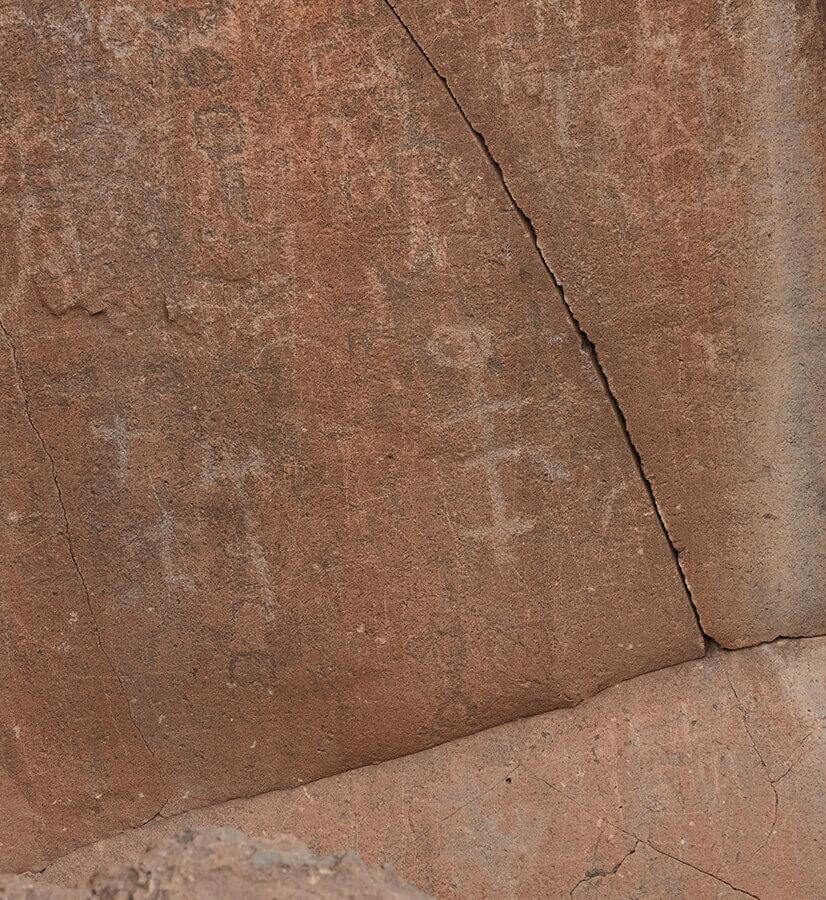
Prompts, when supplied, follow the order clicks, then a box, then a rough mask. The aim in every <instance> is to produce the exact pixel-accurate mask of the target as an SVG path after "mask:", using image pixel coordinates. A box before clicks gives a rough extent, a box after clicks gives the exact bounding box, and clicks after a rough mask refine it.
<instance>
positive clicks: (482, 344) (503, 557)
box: [428, 325, 537, 565]
mask: <svg viewBox="0 0 826 900" xmlns="http://www.w3.org/2000/svg"><path fill="white" fill-rule="evenodd" d="M428 350H429V352H430V354H431V356H432V357H433V358H434V359H435V361H436V363H437V364H438V365H440V366H445V367H447V368H451V369H456V370H458V371H460V372H462V373H463V375H464V376H465V379H466V382H467V386H468V393H469V398H468V404H467V407H466V408H465V409H463V410H461V411H460V412H458V413H456V414H454V415H452V416H449V417H448V418H447V419H445V420H444V421H443V422H442V423H441V424H442V427H451V426H454V425H456V424H457V423H460V422H465V421H471V422H475V423H476V425H477V426H478V428H479V431H480V434H481V444H482V447H483V448H484V450H483V452H482V453H480V454H479V455H477V456H475V457H473V458H472V459H470V460H468V462H467V463H466V464H465V465H466V466H467V467H469V468H479V469H481V470H482V472H483V473H484V476H485V480H486V482H487V487H488V495H489V498H490V505H491V521H490V524H489V525H485V526H481V527H478V528H467V527H461V528H459V533H460V535H462V536H463V537H467V538H470V539H471V540H475V541H480V542H489V543H490V544H491V546H492V548H493V553H494V558H495V559H496V561H497V563H499V564H500V565H501V564H506V563H510V562H513V551H512V549H511V542H512V540H513V538H515V537H518V536H519V535H522V534H526V533H528V532H529V531H531V530H532V529H533V528H534V527H535V525H536V519H535V518H528V517H524V516H519V515H511V514H510V512H509V510H508V504H507V500H506V499H505V492H504V488H503V484H502V475H501V471H500V467H501V465H502V463H504V462H509V461H512V460H516V459H519V458H520V457H521V456H522V455H523V454H526V453H530V454H534V453H536V452H537V451H535V450H531V449H529V448H526V447H523V446H508V447H497V446H496V435H495V430H494V416H496V415H497V414H501V413H503V412H508V411H511V410H514V409H520V408H522V407H524V406H526V405H527V404H528V403H530V401H529V400H491V399H490V398H489V397H488V393H487V390H486V389H485V373H486V372H487V370H488V362H489V360H490V359H491V333H490V331H489V330H488V329H487V328H484V327H480V326H478V325H470V326H465V325H442V326H441V327H439V328H438V329H437V330H436V331H435V332H434V334H433V336H432V337H431V339H430V341H429V342H428Z"/></svg>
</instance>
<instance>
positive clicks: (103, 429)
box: [92, 415, 146, 481]
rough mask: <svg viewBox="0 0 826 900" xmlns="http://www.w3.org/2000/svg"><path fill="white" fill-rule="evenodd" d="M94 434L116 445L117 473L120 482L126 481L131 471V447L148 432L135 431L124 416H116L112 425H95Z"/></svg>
mask: <svg viewBox="0 0 826 900" xmlns="http://www.w3.org/2000/svg"><path fill="white" fill-rule="evenodd" d="M92 433H93V434H94V435H95V436H96V437H99V438H100V439H101V440H104V441H108V442H110V443H112V444H113V445H114V448H115V463H116V469H115V471H116V474H117V478H118V481H124V480H125V479H126V475H127V473H128V471H129V445H130V444H131V442H132V440H133V439H134V438H140V437H142V436H143V435H145V434H146V432H145V431H142V430H140V429H136V430H134V431H133V430H132V429H130V428H129V426H128V425H127V424H126V422H125V421H124V419H123V416H121V415H116V416H115V419H114V422H113V423H112V424H111V425H94V426H93V427H92Z"/></svg>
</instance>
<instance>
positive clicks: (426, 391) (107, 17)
mask: <svg viewBox="0 0 826 900" xmlns="http://www.w3.org/2000/svg"><path fill="white" fill-rule="evenodd" d="M822 24H823V8H822V5H820V4H811V3H807V2H803V0H801V2H798V3H795V4H792V3H791V2H788V3H787V2H780V3H770V2H769V0H750V2H739V3H735V2H733V0H732V2H717V0H715V2H711V0H703V2H699V3H696V2H678V3H673V2H672V3H664V2H656V3H655V2H654V0H646V2H639V3H635V4H629V3H603V2H601V3H595V2H586V0H581V2H580V0H576V2H574V0H571V2H568V0H566V2H560V3H528V2H526V0H517V2H513V3H508V4H502V3H498V2H494V0H474V2H466V0H461V2H459V0H423V2H421V3H416V4H413V3H405V2H401V0H399V2H398V3H396V4H395V8H394V6H391V5H390V4H389V3H388V2H384V0H366V2H365V0H328V2H324V3H307V2H304V0H282V2H279V3H264V2H261V0H133V2H131V3H112V2H109V0H58V2H46V0H12V2H9V3H4V4H2V8H0V73H2V75H3V78H2V79H0V101H2V102H0V126H1V127H2V134H3V139H2V141H0V231H1V232H2V234H1V236H0V248H1V253H0V331H2V334H0V376H1V377H2V385H3V389H2V391H0V547H2V551H3V552H2V556H1V557H0V559H1V560H2V561H0V611H2V616H3V623H4V627H3V632H2V639H1V641H0V812H2V814H1V815H0V866H2V867H3V868H8V869H14V870H20V869H24V868H27V867H31V866H39V865H42V864H44V863H45V862H47V861H48V860H50V859H53V858H55V857H56V856H59V855H61V854H63V853H65V852H67V851H68V850H70V849H71V848H72V847H75V846H78V845H79V844H84V843H87V842H89V841H91V840H94V839H95V838H96V837H99V836H101V835H105V834H111V833H114V832H116V831H118V830H120V829H123V828H128V827H132V826H135V825H138V824H139V823H141V822H145V821H147V820H149V819H151V818H153V817H154V816H155V815H156V814H158V813H159V812H163V813H164V814H165V815H166V814H172V813H175V812H180V811H183V810H187V809H190V808H194V807H198V806H203V805H206V804H210V803H215V802H217V801H221V800H224V799H229V798H233V797H240V796H249V795H253V794H257V793H260V792H262V791H267V790H270V789H272V788H275V787H286V786H298V785H301V784H303V783H307V782H311V781H313V780H314V779H318V778H321V777H323V776H327V775H330V774H332V773H337V772H341V771H344V770H347V769H351V768H353V767H357V766H363V765H365V764H367V763H371V762H377V761H381V760H387V759H390V758H392V757H396V756H399V755H402V754H406V753H410V752H412V751H416V750H420V749H422V748H426V747H429V746H432V745H435V744H438V743H440V742H443V741H446V740H449V739H452V738H456V737H458V736H461V735H466V734H469V733H472V732H474V731H477V730H479V729H483V728H486V727H488V726H492V725H496V724H497V723H502V722H505V721H508V720H511V719H514V718H516V717H520V716H526V715H530V714H534V713H537V712H540V711H544V710H548V709H551V708H555V707H566V706H571V705H574V704H576V703H577V702H578V701H580V700H581V699H582V698H583V697H587V696H590V695H593V694H595V693H596V692H598V691H600V690H601V689H603V688H605V687H606V686H608V685H612V684H615V683H617V682H620V681H622V680H624V679H628V678H630V677H632V676H636V675H639V674H640V673H644V672H648V671H650V670H654V669H660V668H663V667H666V666H670V665H672V664H676V663H680V662H683V661H685V660H690V659H694V658H697V657H699V656H700V655H701V654H702V652H703V639H702V634H701V632H700V629H699V627H698V624H697V621H696V618H695V613H694V610H693V608H692V605H691V601H690V598H689V595H688V593H687V590H686V584H685V582H684V580H683V574H682V571H681V569H680V568H679V566H678V565H677V563H678V560H677V558H676V557H675V553H674V547H675V546H676V548H678V549H679V551H680V554H681V557H680V560H679V562H681V564H682V569H683V570H684V572H685V573H686V576H687V578H688V583H689V586H690V588H691V589H692V591H693V594H694V600H695V602H696V604H697V606H698V607H699V611H700V615H701V617H702V620H703V623H704V626H705V629H706V631H708V632H709V633H710V634H712V635H713V636H714V637H716V638H717V639H718V640H720V641H721V642H722V643H724V644H726V645H728V646H739V645H742V644H747V643H752V642H755V641H759V640H764V639H768V638H772V637H774V636H775V635H777V634H787V635H800V634H814V633H817V632H819V631H824V630H826V605H825V604H824V599H823V598H824V576H823V542H822V540H821V537H822V534H823V533H824V530H823V527H822V525H823V519H822V514H823V509H824V507H823V502H822V501H823V481H822V478H823V471H824V469H823V465H822V462H823V460H822V453H823V448H824V446H826V441H824V440H823V437H824V435H823V422H824V419H823V416H822V411H823V402H822V401H823V386H824V374H823V373H824V368H823V366H824V358H823V354H822V352H820V343H819V341H820V342H822V338H821V337H820V336H819V335H820V332H819V331H818V329H820V328H822V304H823V297H824V283H823V276H824V269H823V259H824V254H823V252H822V251H823V225H822V218H820V215H821V213H822V211H823V201H824V191H823V187H824V185H823V172H822V166H823V154H822V141H821V138H822V127H823V81H822V78H821V77H819V75H822V68H821V69H820V70H819V69H818V67H819V66H821V67H822V64H823V62H824V53H823V29H822V27H821V26H822ZM434 66H435V69H434ZM439 73H441V74H442V75H443V76H444V78H445V79H446V81H445V80H443V79H442V78H441V77H439ZM474 129H477V131H475V130H474ZM526 214H527V216H528V217H529V218H526V217H525V216H526ZM552 270H553V271H554V272H556V273H557V275H558V276H559V278H560V279H561V281H562V282H563V283H564V284H565V287H566V293H565V295H563V294H562V293H561V291H560V290H559V289H558V287H557V285H556V283H555V279H554V275H553V274H552ZM577 320H579V321H580V322H581V323H582V328H580V326H579V325H578V322H577ZM583 329H584V331H583ZM585 332H587V335H589V336H590V338H591V339H592V340H593V344H591V343H590V342H589V340H588V337H587V335H586V334H585ZM617 401H618V402H617ZM631 438H633V442H632V440H631ZM638 451H639V452H638ZM652 488H653V492H652ZM661 515H662V519H661V517H660V516H661ZM663 521H664V522H665V524H667V525H668V527H669V528H670V529H671V533H672V535H673V539H671V540H670V539H669V535H668V534H667V532H666V530H665V528H664V525H663ZM698 702H699V701H698ZM635 839H636V838H635ZM626 849H629V850H630V849H632V848H630V847H627V848H626ZM648 852H649V851H647V850H645V851H643V850H638V852H636V853H634V854H633V859H632V858H629V862H628V866H629V867H634V869H633V870H634V871H638V870H639V871H643V872H644V871H646V868H645V867H646V866H647V865H648V861H649V856H648ZM749 852H751V851H749ZM755 854H756V857H758V858H760V857H762V853H756V851H755ZM672 855H673V854H672ZM615 862H616V860H614V861H613V862H612V863H611V865H613V864H614V863H615ZM726 864H728V863H726ZM627 871H630V869H628V870H627ZM681 871H682V870H681ZM714 871H715V873H717V871H718V870H717V869H715V870H714ZM720 871H722V870H720ZM640 877H642V876H640ZM692 877H693V876H692ZM589 889H590V888H589Z"/></svg>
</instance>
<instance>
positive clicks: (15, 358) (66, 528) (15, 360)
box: [0, 320, 155, 759]
mask: <svg viewBox="0 0 826 900" xmlns="http://www.w3.org/2000/svg"><path fill="white" fill-rule="evenodd" d="M0 331H2V332H3V336H4V337H5V339H6V342H7V343H8V345H9V351H10V353H11V358H12V364H13V365H14V371H15V374H16V376H17V386H18V389H19V391H20V397H21V399H22V401H23V412H24V413H25V416H26V420H27V422H28V424H29V427H30V428H31V430H32V433H33V434H34V436H35V437H36V438H37V442H38V443H39V444H40V447H41V449H42V450H43V453H44V454H45V456H46V459H47V461H48V464H49V472H50V474H51V478H52V482H53V484H54V488H55V495H56V497H57V503H58V506H59V507H60V517H61V519H62V520H63V529H62V530H63V534H64V536H65V538H66V548H67V550H68V553H69V559H70V560H71V562H72V567H73V568H74V570H75V573H76V574H77V577H78V581H79V582H80V585H81V588H82V590H83V596H84V599H85V602H86V608H87V609H88V612H89V617H90V619H91V621H92V628H93V630H94V633H95V639H96V641H97V644H98V647H99V648H100V652H101V653H102V654H103V657H104V659H105V660H106V662H107V664H108V666H109V668H110V669H111V671H112V674H113V675H114V676H115V679H116V680H117V682H118V686H119V687H120V691H121V694H122V695H123V699H124V701H125V702H126V710H127V713H128V715H129V719H130V721H131V722H132V724H133V726H134V727H135V730H136V731H137V732H138V734H139V735H140V739H141V741H142V742H143V745H144V746H145V747H146V750H147V752H148V753H149V754H150V756H151V757H152V758H153V759H154V758H155V754H154V752H153V751H152V748H151V747H150V746H149V743H148V742H147V740H146V737H145V736H144V734H143V732H142V731H141V729H140V727H139V726H138V723H137V721H136V719H135V716H134V714H133V713H132V704H131V703H130V702H129V696H128V694H127V692H126V686H125V685H124V683H123V679H122V678H121V675H120V672H119V671H118V669H117V667H116V666H115V664H114V661H113V659H112V657H111V656H110V654H109V653H108V652H107V650H106V647H105V646H104V643H103V638H102V635H101V633H100V626H99V625H98V621H97V617H96V616H95V611H94V607H93V606H92V598H91V595H90V593H89V586H88V584H87V583H86V579H85V577H84V575H83V572H82V571H81V568H80V566H79V565H78V561H77V555H76V553H75V546H74V541H73V539H72V530H71V527H70V525H69V516H68V513H67V512H66V504H65V502H64V500H63V492H62V491H61V489H60V481H59V480H58V477H57V466H56V465H55V461H54V456H53V455H52V452H51V451H50V450H49V447H48V445H47V444H46V441H45V439H44V438H43V435H42V433H41V432H40V429H39V428H38V427H37V425H35V423H34V419H33V417H32V412H31V406H30V404H29V395H28V392H27V391H26V385H25V382H24V380H23V372H22V368H21V365H20V357H19V354H18V352H17V347H16V346H15V344H14V341H13V340H12V337H11V333H10V332H9V329H8V328H7V327H6V325H5V324H4V323H3V321H2V320H0Z"/></svg>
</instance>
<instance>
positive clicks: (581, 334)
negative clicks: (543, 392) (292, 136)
mask: <svg viewBox="0 0 826 900" xmlns="http://www.w3.org/2000/svg"><path fill="white" fill-rule="evenodd" d="M384 4H385V6H387V8H388V9H389V10H390V12H391V14H392V15H393V17H394V18H395V20H396V21H397V22H398V24H399V25H400V26H401V28H402V29H403V30H404V31H405V33H406V34H407V36H408V38H409V39H410V41H411V42H412V44H413V45H414V46H415V47H416V49H417V50H418V51H419V53H420V54H421V55H422V57H423V59H424V60H425V62H426V63H427V64H428V66H429V67H430V69H431V71H432V72H433V74H434V75H435V76H436V78H438V80H439V81H440V82H441V83H442V86H443V88H444V90H445V91H446V92H447V94H448V96H449V97H450V100H451V102H452V104H453V106H454V107H455V108H456V111H457V112H458V114H459V115H460V116H461V118H462V121H463V122H464V123H465V125H466V126H467V128H468V130H469V131H470V133H471V134H472V135H473V138H474V140H475V141H476V143H477V144H478V145H479V148H480V150H481V151H482V153H483V154H484V156H485V158H486V159H487V161H488V163H489V164H490V166H491V167H492V168H493V170H494V171H495V172H496V175H497V177H498V179H499V182H500V184H501V185H502V189H503V190H504V192H505V194H506V196H507V198H508V201H509V203H510V205H511V206H512V207H513V210H514V212H515V213H516V214H517V216H518V217H519V219H520V221H521V222H522V225H523V226H524V228H525V230H526V231H527V233H528V236H529V238H530V240H531V242H532V243H533V246H534V249H535V250H536V253H537V255H538V256H539V260H540V262H541V263H542V268H543V269H544V270H545V272H546V274H547V275H548V278H549V279H550V281H551V283H552V284H553V286H554V288H555V290H556V293H557V295H558V297H559V299H560V301H561V302H562V305H563V306H564V308H565V311H566V314H567V317H568V320H569V322H570V324H571V327H572V328H573V329H574V331H575V332H576V334H577V336H578V338H579V341H580V344H581V346H582V349H583V350H584V351H585V353H586V354H587V355H588V356H589V357H590V359H591V363H592V364H593V368H594V371H595V373H596V375H597V377H598V379H599V381H600V383H601V385H602V388H603V391H604V393H605V395H606V397H607V399H608V402H609V404H610V406H611V409H612V410H613V413H614V416H615V418H616V420H617V423H618V425H619V427H620V429H621V431H622V433H623V436H624V437H625V441H626V444H627V445H628V449H629V451H630V452H631V456H632V457H633V460H634V465H635V467H636V470H637V474H638V475H639V477H640V480H641V481H642V484H643V486H644V488H645V491H646V494H647V495H648V499H649V502H650V504H651V508H652V510H653V511H654V515H655V516H656V519H657V522H658V524H659V527H660V530H661V532H662V535H663V538H664V539H665V541H666V543H667V544H668V547H669V549H670V551H671V555H672V557H673V559H674V566H675V568H676V571H677V574H678V576H679V579H680V582H681V584H682V587H683V590H684V591H685V596H686V599H687V600H688V602H689V604H690V606H691V609H692V611H693V613H694V618H695V621H696V623H697V628H698V629H699V631H700V633H701V634H702V635H703V638H704V639H705V640H707V639H708V635H706V633H705V631H704V629H703V626H702V622H701V620H700V613H699V610H698V608H697V604H696V603H695V602H694V598H693V596H692V594H691V588H690V587H689V585H688V580H687V579H686V575H685V572H684V570H683V567H682V563H681V561H680V551H679V550H678V549H677V546H676V545H675V544H674V541H673V540H672V537H671V533H670V531H669V530H668V527H667V526H666V524H665V519H664V518H663V514H662V511H661V509H660V505H659V503H658V502H657V497H656V494H655V493H654V487H653V485H652V483H651V480H650V479H649V477H648V475H647V474H646V472H645V468H644V466H643V462H642V456H641V455H640V452H639V450H638V449H637V446H636V444H635V443H634V440H633V438H632V437H631V431H630V429H629V427H628V421H627V420H626V417H625V413H624V412H623V410H622V407H621V406H620V404H619V401H618V400H617V397H616V394H615V393H614V391H613V389H612V388H611V384H610V382H609V381H608V376H607V375H606V374H605V369H604V368H603V366H602V362H601V361H600V358H599V353H598V352H597V348H596V345H595V344H594V342H593V341H592V340H591V337H590V336H589V334H588V332H587V330H586V329H585V327H584V326H583V325H582V323H581V322H580V321H579V319H578V318H577V317H576V315H575V314H574V310H573V307H572V306H571V304H570V302H569V301H568V298H567V297H566V296H565V288H564V286H563V284H562V282H561V281H560V280H559V278H558V277H557V275H556V272H554V270H553V269H552V268H551V265H550V263H549V262H548V259H547V257H546V256H545V253H544V252H543V250H542V247H541V245H540V242H539V236H538V234H537V231H536V227H535V226H534V224H533V221H532V220H531V218H530V216H529V215H528V214H527V213H526V212H525V210H524V209H523V208H522V206H520V204H519V203H518V202H517V200H516V197H515V196H514V194H513V191H512V190H511V188H510V185H509V184H508V182H507V179H506V178H505V173H504V172H503V170H502V166H501V165H500V164H499V162H498V161H497V159H496V157H495V156H494V155H493V153H492V152H491V149H490V146H489V145H488V142H487V139H486V138H485V135H484V134H483V133H482V132H481V131H479V129H478V128H476V126H475V125H474V124H473V122H472V121H471V119H470V117H469V116H468V114H467V113H466V112H465V109H464V107H463V106H462V105H461V103H459V100H458V98H457V97H456V95H455V94H454V93H453V89H452V88H451V87H450V82H449V81H448V80H447V78H446V77H445V76H444V75H443V74H442V73H441V72H440V71H439V68H438V67H437V66H436V64H435V62H434V61H433V59H432V58H431V57H430V55H429V54H428V53H427V51H426V50H425V49H424V47H423V46H422V45H421V44H420V43H419V41H418V40H417V39H416V36H415V34H414V33H413V31H412V29H411V28H410V26H409V25H408V24H407V23H406V22H405V21H404V19H403V18H402V17H401V15H400V14H399V12H398V10H397V9H396V7H395V6H394V5H393V3H392V2H391V0H384Z"/></svg>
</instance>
